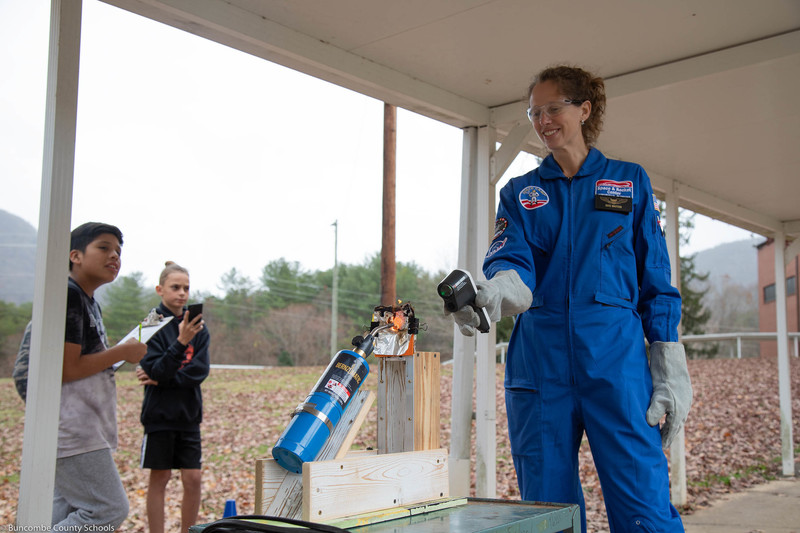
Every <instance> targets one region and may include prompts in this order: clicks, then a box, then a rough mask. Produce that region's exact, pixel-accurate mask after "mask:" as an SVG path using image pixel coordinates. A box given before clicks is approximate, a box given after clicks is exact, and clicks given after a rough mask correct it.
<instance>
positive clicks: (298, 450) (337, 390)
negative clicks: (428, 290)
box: [272, 326, 386, 474]
mask: <svg viewBox="0 0 800 533" xmlns="http://www.w3.org/2000/svg"><path fill="white" fill-rule="evenodd" d="M385 327H386V326H381V327H380V328H375V329H373V330H372V331H371V332H370V333H369V335H367V337H366V338H362V337H360V336H359V337H356V338H355V339H353V345H354V349H352V350H341V351H339V353H337V354H336V356H335V357H334V358H333V359H332V360H331V362H330V364H329V365H328V367H327V368H326V369H325V372H323V373H322V377H320V378H319V381H317V384H316V385H314V388H313V389H311V393H310V394H309V395H308V397H307V398H306V399H305V401H304V402H302V403H301V404H299V405H298V406H297V408H296V409H295V410H294V413H293V414H292V420H291V422H289V425H288V426H286V429H285V430H284V431H283V434H281V436H280V438H279V439H278V442H277V443H276V444H275V447H274V448H272V457H274V458H275V461H277V463H278V464H279V465H281V466H282V467H283V468H285V469H286V470H288V471H289V472H294V473H296V474H300V473H302V472H303V463H304V462H306V461H313V460H314V459H316V457H317V455H318V454H319V452H320V450H321V449H322V446H323V445H324V444H325V441H327V440H328V437H330V435H331V433H333V428H335V427H336V424H337V423H338V422H339V419H340V418H341V417H342V413H344V410H345V408H346V407H347V404H348V403H349V402H350V399H351V398H352V397H353V396H354V395H355V393H356V392H357V391H358V388H359V387H360V386H361V384H362V383H363V382H364V380H365V379H366V377H367V375H368V374H369V364H367V359H366V358H367V356H369V354H370V353H372V348H373V342H374V337H373V335H374V334H375V333H376V332H377V330H378V329H384V328H385Z"/></svg>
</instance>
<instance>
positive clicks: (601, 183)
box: [594, 180, 633, 213]
mask: <svg viewBox="0 0 800 533" xmlns="http://www.w3.org/2000/svg"><path fill="white" fill-rule="evenodd" d="M594 208H595V209H602V210H603V211H616V212H617V213H630V212H631V211H633V182H632V181H614V180H597V182H595V184H594Z"/></svg>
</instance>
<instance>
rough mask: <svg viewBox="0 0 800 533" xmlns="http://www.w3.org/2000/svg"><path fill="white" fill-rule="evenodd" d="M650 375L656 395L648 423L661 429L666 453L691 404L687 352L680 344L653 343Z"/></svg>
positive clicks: (651, 402)
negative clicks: (660, 424)
mask: <svg viewBox="0 0 800 533" xmlns="http://www.w3.org/2000/svg"><path fill="white" fill-rule="evenodd" d="M650 375H651V376H652V377H653V396H652V397H651V398H650V407H649V408H648V409H647V423H648V424H650V425H651V426H655V425H657V424H658V422H659V421H660V420H661V418H662V417H663V416H664V415H666V416H667V418H666V420H665V421H664V424H663V425H662V426H661V446H662V447H663V448H664V449H665V450H666V449H667V448H669V446H670V444H672V440H673V439H674V438H675V436H676V435H677V434H678V432H679V431H680V430H681V428H682V427H683V423H684V422H686V418H687V417H688V416H689V408H690V407H691V405H692V382H691V380H690V379H689V369H688V368H687V366H686V352H685V351H684V348H683V344H681V343H679V342H654V343H653V344H651V345H650Z"/></svg>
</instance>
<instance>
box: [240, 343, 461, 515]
mask: <svg viewBox="0 0 800 533" xmlns="http://www.w3.org/2000/svg"><path fill="white" fill-rule="evenodd" d="M378 362H379V365H378V366H379V368H378V372H377V374H378V379H379V381H378V452H377V454H376V453H375V452H374V451H369V450H365V451H350V446H351V444H352V442H353V439H354V438H355V435H356V433H357V432H358V430H359V429H360V427H361V425H362V424H363V422H364V419H365V418H366V415H367V412H368V411H369V409H370V407H371V406H372V403H373V402H374V401H375V393H374V392H366V391H359V392H358V394H356V396H355V397H354V398H353V400H351V402H350V404H349V405H348V407H347V409H346V410H345V412H344V415H343V417H342V419H341V420H340V421H339V423H338V424H337V426H336V428H334V432H333V434H332V435H331V437H330V438H329V439H328V441H327V442H326V443H325V446H324V447H323V449H322V451H321V452H320V454H319V456H318V457H317V459H316V460H315V461H311V462H306V463H304V464H303V473H302V474H293V473H290V472H288V471H286V470H285V469H284V468H282V467H281V466H279V465H278V464H277V463H276V462H275V461H274V459H271V458H270V459H259V460H257V461H256V501H255V512H256V514H265V515H270V516H282V517H287V518H302V519H303V520H309V521H314V522H330V521H334V520H336V519H340V518H342V517H352V516H356V515H362V514H365V513H371V514H370V516H369V518H365V520H369V521H371V522H374V521H380V520H389V519H392V518H394V517H395V515H396V514H397V513H396V512H395V510H397V509H399V508H402V507H404V506H409V505H414V504H420V503H423V502H430V503H431V504H432V505H436V504H441V500H446V499H448V498H449V496H450V488H449V473H448V457H447V450H445V449H443V448H439V426H440V412H439V395H440V384H439V377H440V373H439V368H440V367H439V364H440V362H439V354H438V353H436V352H421V353H417V354H415V355H414V356H407V357H380V358H378Z"/></svg>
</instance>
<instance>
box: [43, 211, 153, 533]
mask: <svg viewBox="0 0 800 533" xmlns="http://www.w3.org/2000/svg"><path fill="white" fill-rule="evenodd" d="M121 252H122V233H121V232H120V231H119V229H118V228H117V227H115V226H111V225H109V224H101V223H98V222H87V223H86V224H83V225H81V226H79V227H77V228H75V229H74V230H73V231H72V234H71V241H70V252H69V270H70V272H69V279H68V283H69V285H68V289H67V318H66V330H65V336H64V337H65V338H64V354H63V373H62V385H61V413H60V417H59V423H58V453H57V458H56V478H55V492H54V495H53V517H52V523H53V530H54V531H68V530H69V531H73V530H74V531H78V530H79V529H80V527H81V526H86V525H95V526H98V525H103V526H110V527H112V528H114V529H117V528H118V527H119V526H120V524H122V522H123V521H124V520H125V518H126V517H127V516H128V497H127V496H126V494H125V489H124V488H123V486H122V481H121V480H120V477H119V472H118V471H117V467H116V465H115V464H114V458H113V457H112V452H113V450H115V449H116V447H117V392H116V383H115V381H114V370H113V369H112V368H111V367H112V365H113V364H114V363H116V362H118V361H127V362H129V363H133V364H136V363H138V362H139V361H140V360H141V358H142V357H143V356H144V354H145V353H146V352H147V345H145V344H143V343H141V342H138V341H136V340H135V339H131V340H130V341H128V342H126V343H124V344H120V345H117V346H114V347H112V348H109V347H108V341H107V339H106V331H105V328H104V327H103V317H102V314H101V312H100V306H99V305H97V302H95V300H94V291H95V290H97V288H98V287H100V286H102V285H104V284H106V283H111V282H112V281H114V280H115V279H116V277H117V274H118V273H119V269H120V266H121V259H120V255H121Z"/></svg>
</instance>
